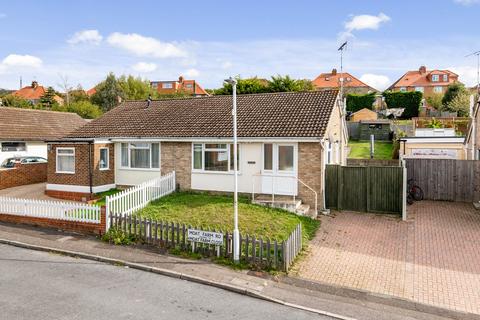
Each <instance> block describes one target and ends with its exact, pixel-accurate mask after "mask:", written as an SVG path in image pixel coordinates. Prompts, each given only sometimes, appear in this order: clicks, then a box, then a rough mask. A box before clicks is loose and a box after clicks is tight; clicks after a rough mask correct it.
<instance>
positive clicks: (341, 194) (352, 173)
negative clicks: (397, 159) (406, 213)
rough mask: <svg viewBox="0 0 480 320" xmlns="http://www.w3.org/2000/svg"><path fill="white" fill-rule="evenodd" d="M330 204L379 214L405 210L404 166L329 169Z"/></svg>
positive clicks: (329, 166) (329, 167) (342, 208)
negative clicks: (403, 194)
mask: <svg viewBox="0 0 480 320" xmlns="http://www.w3.org/2000/svg"><path fill="white" fill-rule="evenodd" d="M325 178H326V203H327V207H328V208H331V209H337V210H352V211H363V212H377V213H398V214H401V213H402V205H403V201H402V187H403V168H402V167H372V166H369V167H353V166H338V165H328V166H327V168H326V176H325Z"/></svg>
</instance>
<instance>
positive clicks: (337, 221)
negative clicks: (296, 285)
mask: <svg viewBox="0 0 480 320" xmlns="http://www.w3.org/2000/svg"><path fill="white" fill-rule="evenodd" d="M321 220H322V225H321V228H320V230H319V231H318V233H317V235H316V237H315V239H314V240H313V241H312V242H311V244H310V247H309V254H308V256H307V257H306V258H305V259H303V260H302V261H301V262H299V263H298V265H297V266H296V267H295V271H296V272H297V273H298V275H299V276H300V277H302V278H306V279H309V280H314V281H319V282H324V283H328V284H334V285H339V286H346V287H351V288H356V289H361V290H366V291H371V292H376V293H381V294H386V295H392V296H396V297H401V298H406V299H410V300H414V301H417V302H421V303H425V304H430V305H435V306H439V307H443V308H448V309H453V310H457V311H463V312H470V313H476V314H480V213H479V212H478V211H476V210H475V209H474V208H473V206H472V204H468V203H454V202H434V201H421V202H417V203H415V204H414V205H412V206H410V207H409V220H408V221H407V222H402V221H401V220H400V219H398V218H396V217H388V216H384V215H375V214H366V213H353V212H335V213H333V214H332V216H329V217H326V216H322V217H321Z"/></svg>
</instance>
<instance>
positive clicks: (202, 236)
mask: <svg viewBox="0 0 480 320" xmlns="http://www.w3.org/2000/svg"><path fill="white" fill-rule="evenodd" d="M187 240H188V241H192V242H200V243H206V244H213V245H216V246H222V245H223V233H218V232H210V231H203V230H195V229H188V234H187Z"/></svg>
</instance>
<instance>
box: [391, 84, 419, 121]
mask: <svg viewBox="0 0 480 320" xmlns="http://www.w3.org/2000/svg"><path fill="white" fill-rule="evenodd" d="M383 96H384V97H385V102H386V104H387V106H388V107H389V108H405V110H404V111H403V114H402V118H406V119H410V118H413V117H418V111H419V109H420V104H421V103H422V97H423V94H422V93H421V92H418V91H409V92H390V91H386V92H384V93H383Z"/></svg>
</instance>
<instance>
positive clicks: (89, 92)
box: [85, 87, 97, 97]
mask: <svg viewBox="0 0 480 320" xmlns="http://www.w3.org/2000/svg"><path fill="white" fill-rule="evenodd" d="M85 93H86V94H87V96H89V97H91V96H93V95H94V94H95V93H97V88H95V87H93V88H90V89H88V90H87V91H85Z"/></svg>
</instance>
